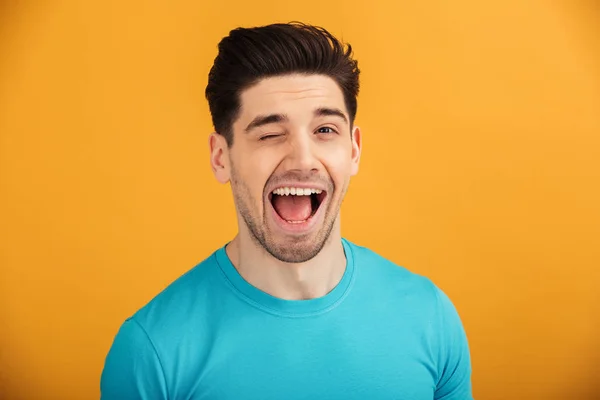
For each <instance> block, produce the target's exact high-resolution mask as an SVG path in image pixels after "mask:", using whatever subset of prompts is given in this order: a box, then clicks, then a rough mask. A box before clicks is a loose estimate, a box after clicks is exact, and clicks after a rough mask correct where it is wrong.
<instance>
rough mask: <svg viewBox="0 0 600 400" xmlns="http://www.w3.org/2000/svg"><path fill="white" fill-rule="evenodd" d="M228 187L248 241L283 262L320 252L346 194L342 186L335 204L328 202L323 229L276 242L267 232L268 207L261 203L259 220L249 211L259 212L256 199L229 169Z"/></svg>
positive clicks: (233, 171) (329, 236)
mask: <svg viewBox="0 0 600 400" xmlns="http://www.w3.org/2000/svg"><path fill="white" fill-rule="evenodd" d="M345 186H347V184H346V185H345ZM231 188H232V192H233V197H234V201H235V204H236V207H237V209H238V213H239V214H240V215H241V216H242V218H243V220H244V223H245V224H246V226H247V227H248V231H249V232H250V237H251V238H252V241H253V242H254V243H255V244H256V245H257V246H259V247H262V248H263V249H264V250H265V251H266V252H267V253H269V254H270V255H271V256H273V257H274V258H275V259H277V260H279V261H282V262H285V263H303V262H306V261H309V260H311V259H313V258H314V257H316V256H317V254H319V253H320V252H321V250H322V249H323V247H325V245H326V244H327V243H328V242H329V240H330V238H331V232H332V231H333V227H334V225H335V222H336V219H337V218H338V215H339V212H340V208H341V199H343V198H344V194H345V192H346V187H344V190H343V193H342V194H341V199H340V201H338V204H337V205H335V206H334V205H333V203H332V202H330V203H329V206H328V210H325V216H324V222H323V226H322V227H321V229H319V230H318V231H317V232H316V233H313V234H309V235H305V236H301V237H293V238H288V239H287V240H279V241H278V240H277V238H275V237H274V235H273V234H272V233H271V232H269V230H268V224H267V206H268V204H266V203H264V202H263V207H262V208H263V213H262V215H263V218H262V221H261V219H260V218H259V217H258V216H257V215H256V213H253V212H252V210H258V209H259V207H258V205H257V204H256V199H254V198H253V197H252V195H251V191H250V189H249V188H248V186H247V185H246V184H245V183H244V182H243V181H242V180H240V179H238V174H237V172H236V171H235V168H233V167H232V169H231ZM334 207H335V209H334Z"/></svg>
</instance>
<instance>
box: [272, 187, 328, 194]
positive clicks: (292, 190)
mask: <svg viewBox="0 0 600 400" xmlns="http://www.w3.org/2000/svg"><path fill="white" fill-rule="evenodd" d="M321 192H322V190H321V189H306V188H295V187H282V188H277V189H275V190H273V193H274V194H276V195H279V196H289V195H290V194H292V195H294V196H310V195H311V194H313V193H314V194H319V193H321Z"/></svg>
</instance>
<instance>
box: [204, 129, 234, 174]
mask: <svg viewBox="0 0 600 400" xmlns="http://www.w3.org/2000/svg"><path fill="white" fill-rule="evenodd" d="M208 147H209V150H210V166H211V168H212V172H213V174H214V175H215V178H217V181H219V183H227V182H229V178H230V176H229V146H227V141H226V140H225V138H224V137H223V136H222V135H220V134H218V133H217V132H213V133H211V134H210V136H209V137H208Z"/></svg>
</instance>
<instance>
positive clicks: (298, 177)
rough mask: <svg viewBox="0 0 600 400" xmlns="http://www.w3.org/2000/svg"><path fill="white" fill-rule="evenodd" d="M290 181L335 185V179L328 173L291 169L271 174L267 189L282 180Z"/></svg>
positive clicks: (266, 184)
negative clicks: (278, 173)
mask: <svg viewBox="0 0 600 400" xmlns="http://www.w3.org/2000/svg"><path fill="white" fill-rule="evenodd" d="M289 181H295V182H298V183H319V184H322V185H325V186H327V187H328V188H332V187H333V186H334V185H333V180H332V179H331V178H330V177H329V176H327V175H322V174H319V173H316V172H312V173H311V172H295V171H289V172H285V173H283V174H281V175H271V176H270V177H269V179H268V180H267V182H266V183H265V189H266V188H267V187H272V186H276V185H278V184H280V183H282V182H289Z"/></svg>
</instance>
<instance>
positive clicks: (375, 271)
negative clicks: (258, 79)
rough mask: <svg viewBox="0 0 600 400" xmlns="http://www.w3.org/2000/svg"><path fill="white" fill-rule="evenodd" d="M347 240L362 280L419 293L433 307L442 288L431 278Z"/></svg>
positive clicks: (401, 291) (383, 288)
mask: <svg viewBox="0 0 600 400" xmlns="http://www.w3.org/2000/svg"><path fill="white" fill-rule="evenodd" d="M345 242H346V244H347V247H348V249H350V251H351V253H352V257H353V259H354V263H355V265H356V268H357V269H358V274H360V279H361V280H362V281H363V282H365V284H366V285H368V286H369V287H371V288H378V290H391V291H393V292H395V293H397V294H404V295H410V296H413V297H414V296H416V297H418V298H419V299H420V300H421V301H426V302H427V303H428V304H430V305H432V306H433V305H434V303H436V302H437V301H438V296H439V292H440V289H439V287H438V286H437V285H436V284H435V283H434V282H433V281H432V279H431V278H429V277H427V276H425V275H422V274H419V273H416V272H414V271H411V270H410V269H409V268H407V267H405V266H403V265H400V264H398V263H397V262H395V261H393V260H391V259H390V258H387V257H385V256H384V255H382V254H380V253H378V252H376V251H374V250H372V249H370V248H368V247H365V246H361V245H358V244H356V243H353V242H350V241H348V240H345Z"/></svg>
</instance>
